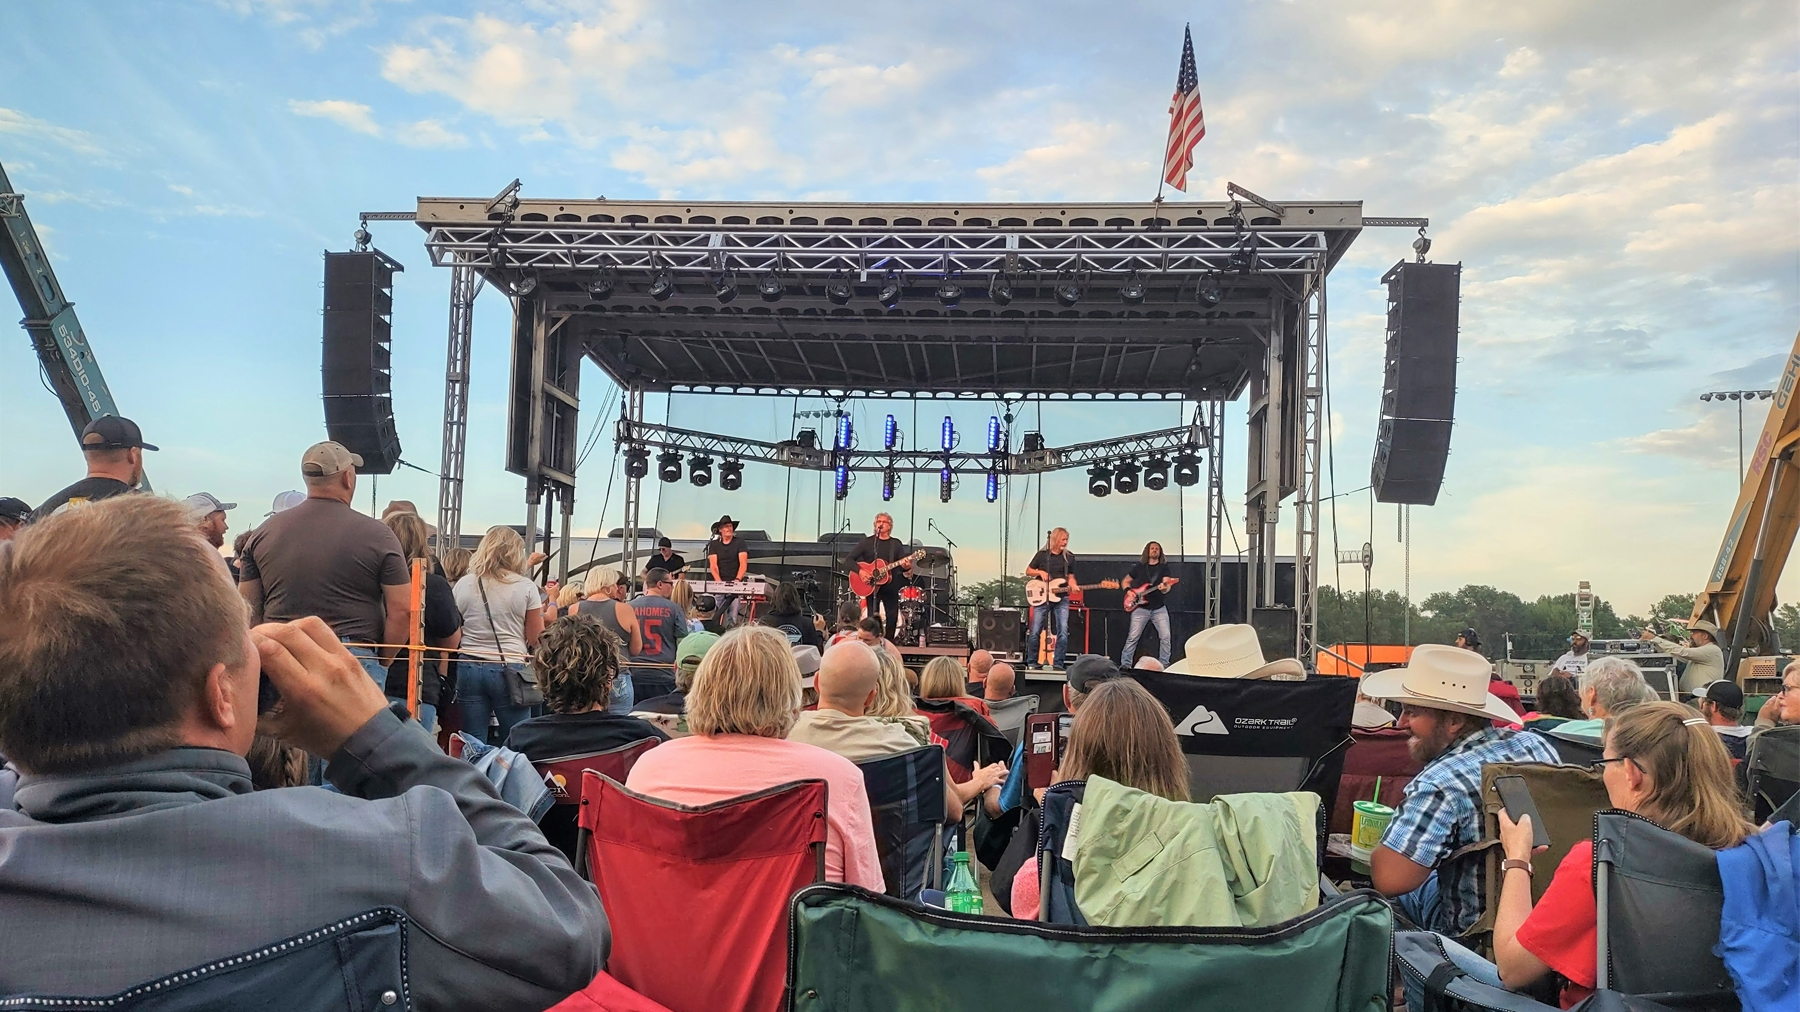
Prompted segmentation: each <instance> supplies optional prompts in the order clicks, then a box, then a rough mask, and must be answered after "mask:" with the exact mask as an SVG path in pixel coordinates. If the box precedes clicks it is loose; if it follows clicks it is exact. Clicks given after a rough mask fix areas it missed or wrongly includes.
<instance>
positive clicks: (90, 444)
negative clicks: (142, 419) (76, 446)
mask: <svg viewBox="0 0 1800 1012" xmlns="http://www.w3.org/2000/svg"><path fill="white" fill-rule="evenodd" d="M134 446H135V447H137V448H139V449H143V450H154V449H156V447H154V446H151V445H150V444H149V443H146V442H144V434H143V432H141V431H139V429H138V427H137V423H136V422H134V421H132V420H131V419H129V418H121V417H119V416H118V415H101V416H100V417H99V418H96V419H94V420H93V421H91V422H89V423H87V427H86V428H83V429H82V430H81V448H82V449H84V450H128V449H130V448H132V447H134Z"/></svg>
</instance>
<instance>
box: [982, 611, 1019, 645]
mask: <svg viewBox="0 0 1800 1012" xmlns="http://www.w3.org/2000/svg"><path fill="white" fill-rule="evenodd" d="M1022 616H1023V613H1022V612H1020V611H1019V609H1017V608H983V609H981V610H980V612H979V613H978V614H977V617H976V619H975V647H976V649H978V650H986V651H988V652H989V653H991V654H995V655H1000V654H1008V655H1011V654H1016V653H1018V652H1019V651H1020V650H1021V649H1022V646H1023V644H1024V642H1025V624H1024V618H1023V617H1022Z"/></svg>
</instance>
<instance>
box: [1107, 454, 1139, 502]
mask: <svg viewBox="0 0 1800 1012" xmlns="http://www.w3.org/2000/svg"><path fill="white" fill-rule="evenodd" d="M1142 473H1143V468H1141V467H1138V465H1137V461H1135V460H1122V461H1120V462H1119V466H1118V467H1116V468H1114V469H1113V491H1115V492H1117V493H1119V494H1120V495H1130V494H1131V493H1133V492H1136V491H1137V490H1138V475H1140V474H1142Z"/></svg>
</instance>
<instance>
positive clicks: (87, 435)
mask: <svg viewBox="0 0 1800 1012" xmlns="http://www.w3.org/2000/svg"><path fill="white" fill-rule="evenodd" d="M154 449H156V447H154V446H151V445H150V444H149V443H146V442H144V434H143V433H142V432H139V431H138V427H137V423H136V422H134V421H132V420H131V419H129V418H120V417H119V416H118V415H101V416H100V417H99V418H96V419H94V420H93V421H91V422H89V423H87V426H86V427H85V428H83V429H82V430H81V455H82V456H83V457H84V458H86V459H87V477H85V478H83V479H81V480H80V481H78V482H76V483H75V484H73V485H70V486H69V487H68V488H65V489H63V490H62V491H60V492H58V493H56V494H55V495H53V496H51V497H50V498H48V499H45V500H44V501H43V502H42V503H40V504H38V508H37V511H36V512H34V513H33V514H32V517H33V519H36V520H42V519H44V518H45V517H47V516H49V515H50V514H52V513H55V512H56V511H57V510H59V509H62V508H63V507H64V506H68V505H70V504H75V505H80V504H81V503H89V502H99V501H100V500H102V499H110V498H112V497H113V496H116V495H124V494H125V493H127V492H132V491H136V489H137V487H138V486H140V485H142V484H143V483H144V451H145V450H154Z"/></svg>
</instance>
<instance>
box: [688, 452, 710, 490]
mask: <svg viewBox="0 0 1800 1012" xmlns="http://www.w3.org/2000/svg"><path fill="white" fill-rule="evenodd" d="M712 472H713V459H712V458H711V457H708V456H707V455H706V454H704V453H696V454H694V455H693V456H692V457H689V458H688V481H691V482H693V483H694V486H695V487H696V488H705V487H706V486H708V485H711V484H712Z"/></svg>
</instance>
